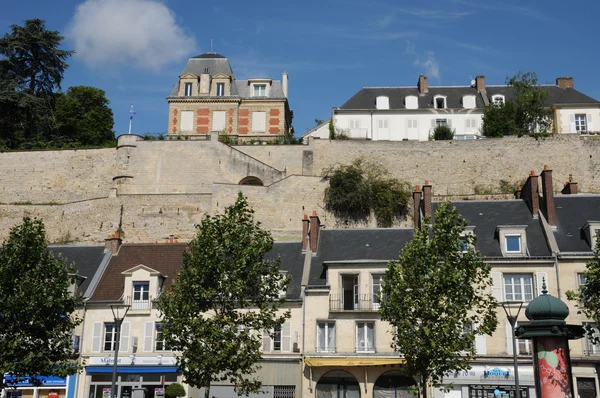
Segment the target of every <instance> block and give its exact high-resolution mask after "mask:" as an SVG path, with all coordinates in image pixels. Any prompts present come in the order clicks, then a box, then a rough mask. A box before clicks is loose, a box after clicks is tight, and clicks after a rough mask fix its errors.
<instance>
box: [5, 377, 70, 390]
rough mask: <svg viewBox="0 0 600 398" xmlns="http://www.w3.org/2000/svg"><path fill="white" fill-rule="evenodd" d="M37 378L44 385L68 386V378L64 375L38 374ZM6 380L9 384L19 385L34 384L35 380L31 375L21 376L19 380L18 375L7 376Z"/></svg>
mask: <svg viewBox="0 0 600 398" xmlns="http://www.w3.org/2000/svg"><path fill="white" fill-rule="evenodd" d="M37 379H38V381H39V382H40V383H41V384H42V385H43V386H66V385H67V380H66V379H64V378H62V377H58V376H38V378H37ZM4 381H5V383H6V384H8V385H12V386H17V387H23V386H32V385H33V380H32V379H31V377H28V376H24V377H20V378H19V381H18V382H17V381H16V377H13V376H6V377H5V378H4Z"/></svg>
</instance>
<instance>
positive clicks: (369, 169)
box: [323, 158, 409, 228]
mask: <svg viewBox="0 0 600 398" xmlns="http://www.w3.org/2000/svg"><path fill="white" fill-rule="evenodd" d="M323 179H325V180H327V181H328V182H329V186H328V187H327V188H325V195H324V198H323V201H324V202H325V209H326V210H327V211H330V212H332V213H333V214H334V215H335V216H336V217H337V218H338V219H341V220H344V221H346V222H352V223H356V222H366V221H368V220H369V218H370V217H371V212H373V214H374V216H375V219H376V220H377V225H378V226H380V227H384V228H388V227H391V226H392V225H393V224H394V221H397V220H402V219H403V218H404V217H406V215H407V213H408V199H409V187H408V184H407V183H405V182H402V181H399V180H398V179H396V178H393V177H391V176H390V174H389V172H388V171H387V170H385V169H384V168H383V167H382V166H381V165H380V164H378V163H374V162H369V161H366V160H364V159H362V158H359V159H356V160H355V161H354V162H352V163H351V164H349V165H335V166H332V167H330V168H329V169H327V170H325V172H324V173H323Z"/></svg>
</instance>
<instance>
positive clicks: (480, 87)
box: [475, 75, 485, 93]
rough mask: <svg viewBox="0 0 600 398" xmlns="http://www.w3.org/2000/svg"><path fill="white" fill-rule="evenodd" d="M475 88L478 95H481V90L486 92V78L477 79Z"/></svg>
mask: <svg viewBox="0 0 600 398" xmlns="http://www.w3.org/2000/svg"><path fill="white" fill-rule="evenodd" d="M475 88H476V89H477V92H478V93H480V92H481V90H485V76H482V75H480V76H477V77H476V78H475Z"/></svg>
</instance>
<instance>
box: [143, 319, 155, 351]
mask: <svg viewBox="0 0 600 398" xmlns="http://www.w3.org/2000/svg"><path fill="white" fill-rule="evenodd" d="M153 335H154V322H146V325H145V326H144V352H150V351H152V336H153Z"/></svg>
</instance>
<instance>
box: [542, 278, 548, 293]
mask: <svg viewBox="0 0 600 398" xmlns="http://www.w3.org/2000/svg"><path fill="white" fill-rule="evenodd" d="M542 294H548V289H546V278H544V277H542Z"/></svg>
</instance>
